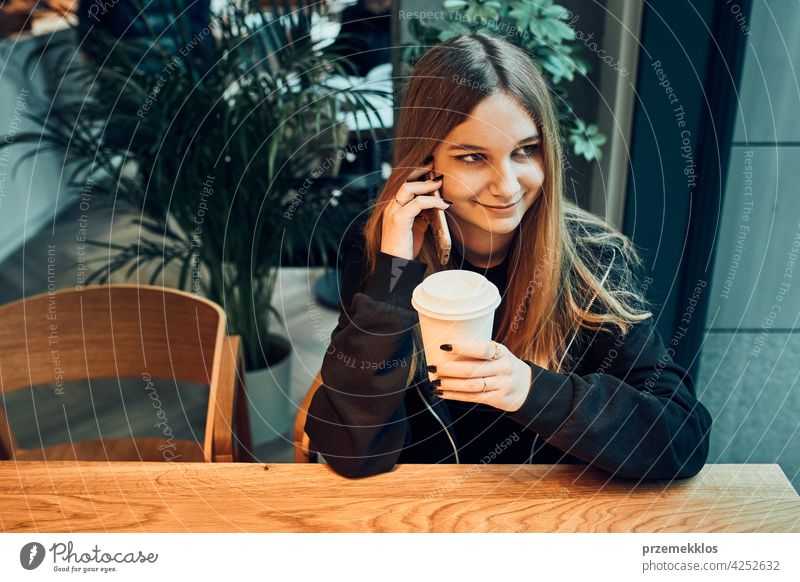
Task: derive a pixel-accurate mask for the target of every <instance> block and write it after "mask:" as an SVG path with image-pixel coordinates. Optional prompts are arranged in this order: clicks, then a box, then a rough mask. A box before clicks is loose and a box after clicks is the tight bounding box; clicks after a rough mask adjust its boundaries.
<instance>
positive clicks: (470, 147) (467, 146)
mask: <svg viewBox="0 0 800 582" xmlns="http://www.w3.org/2000/svg"><path fill="white" fill-rule="evenodd" d="M539 140H541V138H540V137H539V136H538V135H531V136H529V137H526V138H525V139H521V140H519V141H518V142H517V145H518V146H519V145H522V144H524V143H528V142H534V141H539ZM483 149H486V148H484V147H483V146H477V145H472V144H468V143H459V144H454V145H451V146H450V147H449V148H447V151H448V152H449V151H450V150H476V151H477V150H483Z"/></svg>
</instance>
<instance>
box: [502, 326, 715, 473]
mask: <svg viewBox="0 0 800 582" xmlns="http://www.w3.org/2000/svg"><path fill="white" fill-rule="evenodd" d="M652 319H653V318H652V317H651V318H649V319H648V320H646V321H644V322H642V323H640V324H637V325H635V326H633V327H632V328H631V329H630V330H629V332H628V334H627V335H626V336H624V337H622V336H619V335H612V334H609V333H606V332H600V333H599V334H597V335H595V337H594V339H593V341H592V343H591V347H590V348H589V350H590V351H591V354H590V355H589V354H587V358H588V361H589V362H590V368H589V371H590V372H591V373H589V374H587V375H578V374H559V373H555V372H552V371H549V370H546V369H544V368H541V367H539V366H537V365H535V364H533V363H532V362H526V363H527V364H528V365H530V366H531V367H532V369H533V374H532V378H533V381H532V385H531V389H530V392H529V394H528V397H527V399H526V400H525V402H524V403H523V405H522V407H521V408H520V409H519V410H517V411H515V412H513V413H511V417H512V418H513V419H514V420H516V421H517V422H519V423H521V424H522V425H524V426H526V427H527V428H529V429H531V430H533V431H535V432H537V433H539V434H541V435H542V436H543V437H544V438H545V440H546V441H547V442H548V443H549V444H551V445H553V446H555V447H557V448H558V449H560V450H562V451H564V452H566V453H568V454H570V455H573V456H575V457H577V458H579V459H581V460H584V461H586V462H587V463H590V464H592V465H595V466H597V467H599V468H601V469H604V470H605V471H608V472H609V473H612V474H614V475H615V476H618V477H630V478H639V479H674V478H683V477H691V476H693V475H696V474H697V473H698V472H699V471H700V469H702V468H703V465H704V464H705V462H706V458H707V457H708V441H709V431H710V430H711V415H710V414H709V413H708V410H706V408H705V407H704V406H703V405H702V404H701V403H700V402H699V401H698V400H697V398H696V396H695V391H694V386H693V383H692V380H691V378H690V377H689V376H688V374H687V373H686V371H685V370H684V369H683V368H681V367H680V366H678V365H677V364H676V363H675V362H673V361H672V359H671V358H670V355H669V353H668V352H667V350H666V349H665V347H664V345H663V342H662V341H661V338H660V336H659V334H658V332H657V331H656V329H655V328H654V327H653V323H652ZM584 370H585V368H584Z"/></svg>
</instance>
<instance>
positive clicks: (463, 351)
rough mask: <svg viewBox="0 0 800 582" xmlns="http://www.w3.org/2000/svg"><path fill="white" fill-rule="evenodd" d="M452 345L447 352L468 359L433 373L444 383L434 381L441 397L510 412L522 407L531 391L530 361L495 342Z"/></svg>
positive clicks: (451, 363)
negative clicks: (520, 357)
mask: <svg viewBox="0 0 800 582" xmlns="http://www.w3.org/2000/svg"><path fill="white" fill-rule="evenodd" d="M449 345H452V347H453V349H452V350H447V351H451V353H453V354H455V355H458V357H459V358H466V359H459V360H456V361H448V362H445V363H442V364H439V365H437V366H436V372H435V373H434V374H433V375H434V376H435V377H436V378H437V379H438V380H440V381H441V384H439V385H438V386H437V385H436V383H434V388H435V389H438V390H440V391H441V392H442V394H440V395H439V396H440V397H441V398H447V399H450V400H461V401H464V402H479V403H481V404H488V405H489V406H494V407H495V408H499V409H500V410H505V411H507V412H515V411H517V410H519V409H520V408H521V407H522V404H523V403H524V402H525V399H526V398H527V397H528V393H529V392H530V390H531V380H532V370H531V367H530V366H529V365H528V364H526V363H525V362H523V361H522V360H520V359H519V358H517V357H516V356H515V355H514V354H513V353H511V350H509V349H508V348H507V347H506V346H504V345H503V344H501V343H498V342H494V341H489V342H474V343H470V344H458V343H453V344H449ZM440 349H441V348H440ZM495 354H496V356H497V357H496V359H494V360H493V359H492V357H494V356H495Z"/></svg>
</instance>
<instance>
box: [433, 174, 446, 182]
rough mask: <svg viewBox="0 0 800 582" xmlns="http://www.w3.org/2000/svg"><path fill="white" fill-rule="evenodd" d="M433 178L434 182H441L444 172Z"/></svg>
mask: <svg viewBox="0 0 800 582" xmlns="http://www.w3.org/2000/svg"><path fill="white" fill-rule="evenodd" d="M433 180H434V181H436V182H441V181H442V180H444V174H439V175H438V176H436V177H435V178H433Z"/></svg>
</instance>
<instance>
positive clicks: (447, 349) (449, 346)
mask: <svg viewBox="0 0 800 582" xmlns="http://www.w3.org/2000/svg"><path fill="white" fill-rule="evenodd" d="M439 349H440V350H444V351H445V352H452V351H453V344H442V345H440V346H439Z"/></svg>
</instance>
